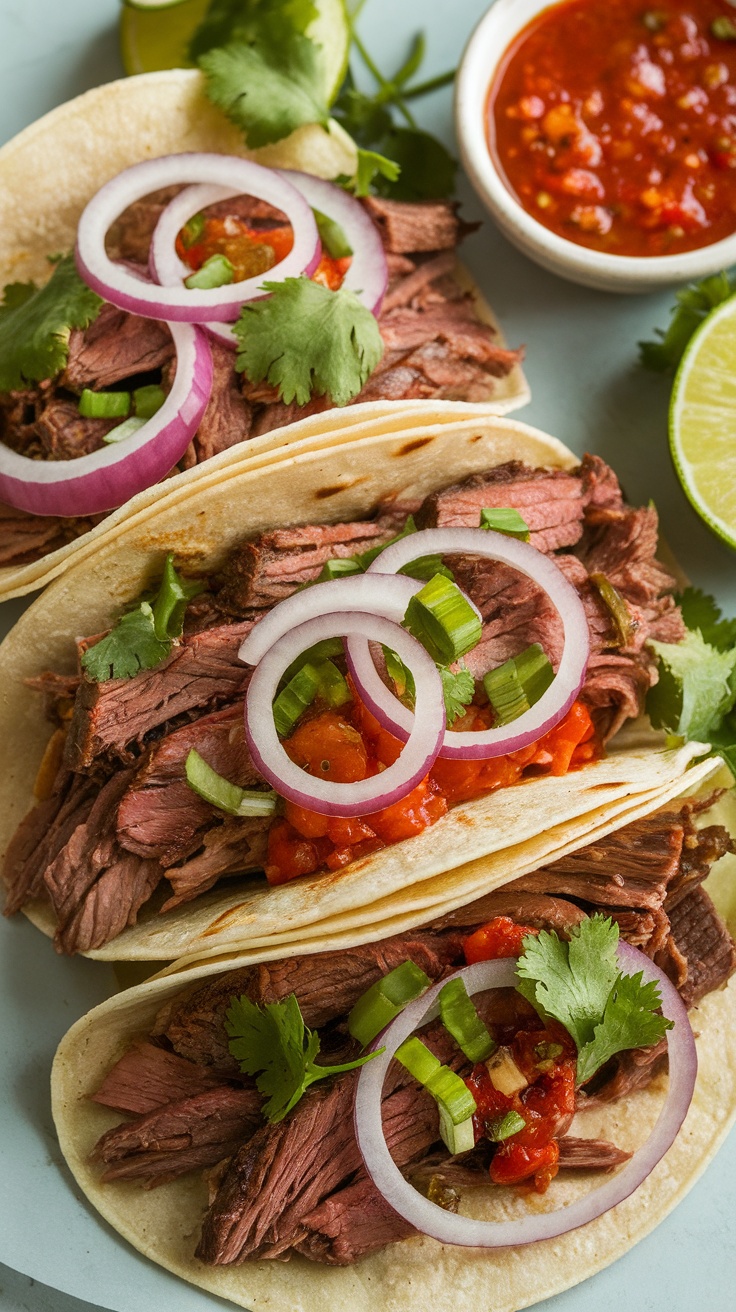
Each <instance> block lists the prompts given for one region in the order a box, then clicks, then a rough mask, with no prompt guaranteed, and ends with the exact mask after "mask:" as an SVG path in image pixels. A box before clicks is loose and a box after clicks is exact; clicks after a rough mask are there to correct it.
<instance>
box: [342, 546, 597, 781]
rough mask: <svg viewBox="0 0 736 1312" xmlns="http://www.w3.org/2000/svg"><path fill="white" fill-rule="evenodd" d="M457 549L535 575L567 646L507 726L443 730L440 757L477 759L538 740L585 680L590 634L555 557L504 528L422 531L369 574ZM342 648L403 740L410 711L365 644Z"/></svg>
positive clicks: (370, 699)
mask: <svg viewBox="0 0 736 1312" xmlns="http://www.w3.org/2000/svg"><path fill="white" fill-rule="evenodd" d="M458 553H459V554H462V555H479V556H487V557H489V558H490V559H491V560H499V561H502V562H503V563H504V564H506V565H510V566H511V567H512V568H513V569H516V570H518V571H519V573H520V574H525V575H526V576H527V578H530V579H532V580H533V582H534V583H536V584H537V585H538V586H539V587H540V588H541V589H542V590H543V591H544V592H545V593H546V594H547V596H548V597H549V599H550V601H551V602H552V605H553V606H554V607H555V609H556V610H557V613H558V614H559V616H560V619H561V621H562V626H563V633H564V647H563V652H562V658H561V660H560V665H559V669H558V670H557V674H556V675H555V678H554V679H553V680H552V683H551V684H550V686H549V688H548V689H547V691H546V692H545V693H544V694H543V695H542V697H540V699H539V701H538V702H536V703H535V705H534V706H532V707H531V708H530V710H528V711H525V712H524V713H523V715H520V716H519V717H518V719H516V720H514V721H512V723H511V724H504V725H499V726H497V727H496V728H493V729H485V730H483V731H481V732H479V733H473V732H469V731H458V732H457V733H455V732H453V730H451V729H448V730H447V732H446V733H445V736H444V740H443V743H442V748H441V750H440V756H442V757H455V758H457V759H460V760H478V759H482V758H485V757H492V756H502V755H505V754H506V753H507V752H514V751H517V750H518V749H519V748H521V747H526V746H527V745H528V744H529V743H533V742H537V740H538V739H539V738H541V737H542V736H543V735H544V734H545V733H547V732H548V731H549V730H550V729H553V728H554V726H555V725H556V724H559V722H560V720H561V719H563V717H564V716H565V715H566V714H567V712H568V710H569V709H570V707H571V706H572V704H573V702H574V701H575V698H576V696H577V694H578V692H579V691H580V688H581V687H582V685H583V681H584V679H585V670H586V666H587V663H588V655H589V651H590V634H589V631H588V621H587V620H586V618H585V611H584V609H583V605H582V602H581V601H580V598H579V597H578V594H577V592H576V591H575V589H574V588H573V586H572V584H570V583H568V581H567V579H566V578H565V576H564V574H563V573H562V571H561V570H560V569H558V567H557V565H555V563H554V561H552V560H550V559H549V557H548V556H545V555H543V554H542V552H541V551H537V550H536V548H535V547H532V546H530V545H529V544H528V543H527V542H520V541H518V539H516V538H511V537H508V536H507V535H506V534H503V533H495V532H493V531H492V530H487V529H480V528H434V529H424V530H423V531H421V532H419V533H412V534H410V535H409V536H408V537H405V538H401V539H400V540H399V541H398V542H394V543H393V544H392V545H391V546H389V547H386V549H385V551H382V552H381V554H380V556H377V557H376V559H375V560H374V561H373V563H372V564H371V566H370V567H369V569H368V572H367V573H368V576H370V575H371V574H373V573H381V574H392V573H393V572H394V571H395V570H399V569H401V568H402V567H403V566H404V565H408V564H409V562H410V561H412V560H417V559H419V557H421V556H430V555H441V556H442V555H451V554H458ZM346 652H347V659H348V667H349V669H350V673H351V675H352V677H353V680H354V682H355V685H356V687H357V689H358V691H359V692H360V696H361V699H362V700H363V701H364V702H365V704H366V706H367V707H368V709H369V710H370V711H371V712H372V714H373V715H375V717H376V719H377V720H379V721H380V723H381V724H383V725H384V727H385V728H387V729H389V730H390V732H391V733H393V734H395V735H396V737H397V738H401V739H402V740H405V739H406V735H407V734H408V733H409V732H410V730H411V726H412V721H413V715H412V712H411V711H410V710H409V709H408V708H407V707H406V706H404V705H403V703H402V702H400V701H399V699H398V697H395V696H394V694H393V693H392V692H391V690H390V688H388V687H387V686H386V684H385V683H384V682H383V680H382V679H381V677H380V675H379V673H378V671H377V669H376V667H375V664H374V662H373V658H372V656H371V654H370V648H369V646H368V643H367V642H363V641H362V640H361V639H357V638H351V639H349V641H348V642H347V643H346Z"/></svg>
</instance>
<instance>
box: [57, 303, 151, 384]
mask: <svg viewBox="0 0 736 1312" xmlns="http://www.w3.org/2000/svg"><path fill="white" fill-rule="evenodd" d="M173 355H174V343H173V341H172V339H171V333H170V332H169V330H168V328H167V327H166V325H165V324H163V323H160V322H158V320H156V319H141V318H140V317H139V316H138V315H133V314H126V312H125V311H124V310H118V309H116V308H115V306H114V305H103V307H102V309H101V310H100V313H99V314H98V316H97V318H96V319H95V320H94V321H93V322H92V323H91V324H90V325H89V327H88V328H74V329H72V332H71V334H70V337H69V358H68V360H67V363H66V368H65V370H64V372H63V374H62V375H61V379H60V382H61V384H62V386H64V387H68V388H69V390H70V391H72V392H81V391H82V389H83V388H85V387H90V388H92V389H93V390H94V391H105V389H106V388H109V387H111V386H112V384H113V383H119V382H122V381H123V379H125V378H133V377H135V376H136V375H138V374H147V373H151V372H152V371H153V370H155V369H162V368H163V366H164V365H166V364H168V363H169V361H170V360H171V359H172V358H173Z"/></svg>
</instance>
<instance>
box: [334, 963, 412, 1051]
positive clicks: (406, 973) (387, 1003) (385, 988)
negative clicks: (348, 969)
mask: <svg viewBox="0 0 736 1312" xmlns="http://www.w3.org/2000/svg"><path fill="white" fill-rule="evenodd" d="M431 982H432V981H431V980H430V978H429V976H428V975H425V973H424V971H423V970H422V969H421V967H419V966H417V965H416V964H415V962H413V961H403V962H402V963H401V965H400V966H397V967H396V968H395V970H391V971H389V973H388V975H384V977H383V979H379V980H377V981H376V983H375V984H373V985H371V987H370V988H369V989H368V990H367V992H365V993H364V994H363V996H362V997H361V998H359V999H358V1001H357V1002H356V1004H355V1006H354V1007H353V1009H352V1011H351V1012H350V1015H349V1016H348V1030H349V1031H350V1033H351V1034H352V1036H353V1038H354V1039H357V1040H358V1043H360V1044H361V1045H362V1046H363V1047H365V1046H366V1044H368V1043H371V1042H372V1041H373V1039H375V1037H376V1035H377V1034H380V1032H381V1030H382V1029H385V1027H386V1026H387V1025H388V1024H389V1023H390V1022H391V1021H392V1020H395V1018H396V1017H397V1016H398V1014H399V1012H400V1011H403V1009H404V1007H405V1006H406V1005H407V1003H409V1002H413V1001H414V1000H415V998H418V997H421V995H422V993H424V992H426V990H427V989H428V988H429V986H430V984H431Z"/></svg>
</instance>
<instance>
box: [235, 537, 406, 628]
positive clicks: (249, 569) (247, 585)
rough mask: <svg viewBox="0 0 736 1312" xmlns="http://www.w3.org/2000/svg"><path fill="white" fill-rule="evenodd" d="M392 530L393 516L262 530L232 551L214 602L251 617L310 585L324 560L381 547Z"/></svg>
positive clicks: (340, 558)
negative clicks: (386, 518) (269, 530)
mask: <svg viewBox="0 0 736 1312" xmlns="http://www.w3.org/2000/svg"><path fill="white" fill-rule="evenodd" d="M395 532H396V528H395V519H394V517H393V516H391V517H389V518H388V521H387V522H386V521H385V520H384V519H383V518H382V517H380V518H379V519H377V520H365V521H363V522H359V523H354V524H302V525H297V526H295V527H294V528H279V529H274V530H273V531H272V532H270V533H261V534H260V536H259V537H258V538H256V539H255V540H254V541H253V542H245V543H244V544H243V546H242V547H238V548H236V550H235V551H232V552H231V553H230V556H229V557H228V560H227V563H226V564H225V567H224V569H223V570H222V572H221V574H220V576H219V579H218V582H217V602H218V605H219V606H220V607H221V608H222V609H223V610H224V611H226V612H228V613H230V614H233V615H251V614H253V612H256V611H259V610H263V609H264V608H265V607H268V606H273V605H275V604H276V603H277V602H279V601H283V599H284V598H285V597H290V596H291V594H292V593H293V592H295V591H296V589H297V588H298V587H300V586H301V585H302V584H303V583H312V582H313V581H314V580H315V579H316V578H317V576H318V574H319V573H320V570H321V569H322V566H323V565H324V564H325V562H326V561H328V560H334V559H339V560H343V559H345V558H346V557H348V556H355V555H357V554H359V553H360V552H363V551H368V550H370V549H371V548H372V547H377V546H381V545H382V544H383V543H384V542H387V541H388V539H389V538H390V537H391V536H392V535H393V534H394V533H395Z"/></svg>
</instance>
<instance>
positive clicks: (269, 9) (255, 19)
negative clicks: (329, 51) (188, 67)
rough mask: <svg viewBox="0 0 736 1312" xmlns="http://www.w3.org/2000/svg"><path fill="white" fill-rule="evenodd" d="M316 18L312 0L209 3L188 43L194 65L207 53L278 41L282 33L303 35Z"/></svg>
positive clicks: (232, 0) (244, 0)
mask: <svg viewBox="0 0 736 1312" xmlns="http://www.w3.org/2000/svg"><path fill="white" fill-rule="evenodd" d="M316 17H317V8H316V6H315V5H314V3H313V0H211V3H210V5H209V7H208V9H207V12H206V14H205V16H204V18H203V19H202V22H201V23H200V24H199V27H198V28H197V29H196V31H195V32H194V35H193V36H192V38H191V41H190V43H189V58H190V59H191V61H192V63H193V64H196V63H197V62H198V60H199V59H200V57H201V56H202V55H204V54H206V53H207V51H208V50H214V49H215V48H216V47H217V46H226V45H229V44H230V42H231V41H244V42H246V43H247V44H248V45H252V44H253V42H255V41H258V40H259V39H260V40H266V41H278V39H279V37H281V36H283V34H284V32H286V31H291V32H300V33H302V35H305V34H306V31H307V28H308V27H309V25H310V23H312V22H313V21H314V19H315V18H316Z"/></svg>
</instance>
